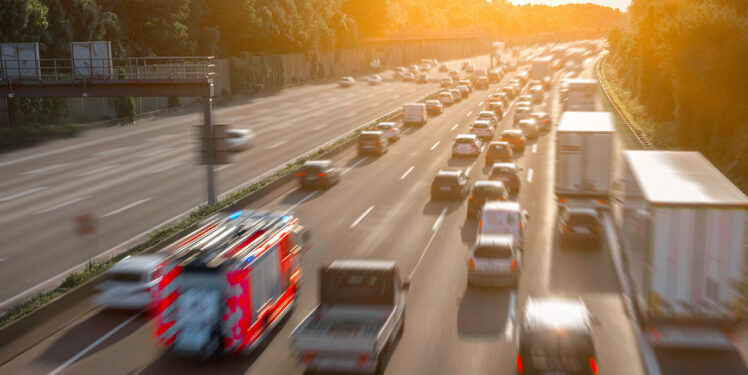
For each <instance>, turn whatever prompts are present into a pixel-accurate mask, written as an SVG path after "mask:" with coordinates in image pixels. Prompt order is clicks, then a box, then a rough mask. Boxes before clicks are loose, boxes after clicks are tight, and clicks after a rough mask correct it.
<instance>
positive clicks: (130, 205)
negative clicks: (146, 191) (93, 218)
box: [102, 197, 153, 217]
mask: <svg viewBox="0 0 748 375" xmlns="http://www.w3.org/2000/svg"><path fill="white" fill-rule="evenodd" d="M151 199H153V197H150V198H145V199H141V200H139V201H135V202H132V203H130V204H128V205H127V206H124V207H121V208H118V209H116V210H114V211H112V212H109V213H107V214H105V215H103V216H102V217H107V216H112V215H116V214H118V213H120V212H123V211H127V210H129V209H131V208H133V207H135V206H137V205H140V204H143V203H145V202H148V201H149V200H151Z"/></svg>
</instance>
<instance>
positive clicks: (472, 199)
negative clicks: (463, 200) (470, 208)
mask: <svg viewBox="0 0 748 375" xmlns="http://www.w3.org/2000/svg"><path fill="white" fill-rule="evenodd" d="M468 199H469V200H471V201H473V202H475V201H476V199H475V197H474V196H472V195H471V196H469V197H468Z"/></svg>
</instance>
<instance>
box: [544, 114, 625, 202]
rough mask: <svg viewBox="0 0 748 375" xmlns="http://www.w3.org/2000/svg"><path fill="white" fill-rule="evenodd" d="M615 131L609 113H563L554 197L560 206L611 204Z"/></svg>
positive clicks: (557, 133)
mask: <svg viewBox="0 0 748 375" xmlns="http://www.w3.org/2000/svg"><path fill="white" fill-rule="evenodd" d="M614 133H615V127H614V124H613V116H612V115H611V114H610V113H609V112H564V113H563V114H562V115H561V120H560V121H559V125H558V129H557V130H556V176H555V180H554V185H553V186H554V193H555V195H556V199H557V201H558V203H559V205H560V206H569V205H571V206H574V205H585V206H590V205H591V206H601V205H602V206H607V205H609V203H610V187H611V171H612V170H613V168H612V164H613V154H614V152H615V151H614V150H615V141H614Z"/></svg>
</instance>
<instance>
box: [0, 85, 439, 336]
mask: <svg viewBox="0 0 748 375" xmlns="http://www.w3.org/2000/svg"><path fill="white" fill-rule="evenodd" d="M440 91H441V89H439V90H438V91H437V92H436V93H432V94H430V95H428V96H427V97H425V98H423V99H421V100H418V101H419V102H423V101H425V100H428V99H431V98H434V97H436V96H437V95H438V92H440ZM399 115H400V110H395V111H392V112H390V113H387V114H385V115H383V116H380V117H379V118H377V119H376V120H374V121H371V122H369V123H367V124H365V125H364V126H361V127H359V128H358V129H356V130H354V131H351V132H349V133H348V134H346V135H345V136H343V137H341V138H340V139H338V140H337V141H336V142H334V143H332V144H329V145H326V146H322V147H320V148H318V149H316V150H314V151H312V152H310V153H308V154H306V155H304V156H302V157H299V158H298V159H296V160H295V161H293V162H290V163H287V164H286V165H285V166H283V167H281V168H279V169H277V170H276V171H274V172H273V173H272V174H271V175H269V176H267V177H265V178H263V179H261V180H259V181H257V182H254V183H252V184H249V185H248V186H246V187H244V188H242V189H240V190H237V191H235V192H233V193H230V194H228V195H227V196H226V197H225V198H223V199H221V200H220V201H218V202H217V203H216V205H215V206H209V205H207V204H203V205H201V206H198V207H197V208H195V209H194V210H192V211H191V212H190V213H189V214H188V215H187V217H186V218H184V219H182V220H181V221H180V222H178V223H176V224H173V225H170V226H167V227H165V228H162V229H156V230H154V231H152V232H151V233H150V234H149V235H148V238H147V239H146V240H145V241H143V242H141V243H139V244H137V245H135V246H133V247H130V248H129V249H127V250H126V251H124V252H122V253H119V254H117V255H114V256H112V257H110V258H109V259H107V260H105V261H103V262H89V263H88V264H87V265H86V267H85V268H84V269H82V270H80V271H75V272H71V273H69V274H68V275H67V276H65V278H64V279H63V280H62V282H60V284H59V285H58V286H57V287H56V288H54V289H52V290H49V291H45V292H41V293H38V294H35V295H33V296H32V297H29V298H27V299H26V300H24V301H22V302H20V303H18V304H16V305H14V306H12V307H11V308H10V309H8V310H7V311H6V312H4V313H3V314H2V315H0V328H2V327H4V326H5V325H7V324H9V323H11V322H13V321H16V320H18V319H20V318H22V317H24V316H26V315H28V314H30V313H32V312H34V311H36V310H38V309H39V308H41V307H42V306H44V305H45V304H47V303H49V302H50V301H52V300H54V299H56V298H58V297H60V296H62V295H64V294H65V293H66V292H68V291H70V290H71V289H73V288H75V287H77V286H79V285H81V284H83V283H84V282H86V281H88V280H91V279H93V278H94V277H96V276H98V275H100V274H101V273H103V272H104V271H106V270H108V269H109V268H111V267H112V266H114V265H115V264H116V263H117V262H119V261H120V260H122V259H124V258H126V257H128V256H131V255H136V254H138V253H140V252H142V251H144V250H146V249H148V248H150V247H152V246H154V245H156V244H158V243H160V242H162V241H164V240H167V239H168V238H169V237H171V236H172V235H174V234H176V233H179V232H180V231H182V230H184V229H186V228H188V227H189V226H191V225H193V224H195V223H197V222H199V221H201V220H203V219H205V218H207V217H209V216H210V215H213V214H215V213H217V212H219V211H221V210H223V209H225V208H226V207H228V206H230V205H232V204H234V203H236V202H237V201H238V200H240V199H242V198H244V197H245V196H247V195H249V194H251V193H253V192H255V191H257V190H258V189H260V188H262V187H263V186H265V185H267V184H270V183H272V182H274V181H276V180H278V179H280V178H283V177H285V176H287V175H288V174H289V173H291V172H293V171H295V170H296V169H298V168H299V167H300V166H301V165H302V164H303V163H304V162H306V161H307V160H312V159H315V158H317V157H319V156H320V155H323V154H325V153H327V152H329V151H332V150H334V149H336V148H338V147H341V146H342V145H343V144H345V143H347V142H348V141H350V140H352V139H353V138H355V137H357V136H358V135H359V134H360V133H361V132H362V131H364V130H367V129H370V128H371V127H373V126H375V125H376V124H377V123H379V122H381V121H390V120H393V119H396V118H397V117H398V116H399ZM0 135H1V134H0ZM0 138H1V137H0Z"/></svg>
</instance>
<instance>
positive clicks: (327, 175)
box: [296, 160, 340, 189]
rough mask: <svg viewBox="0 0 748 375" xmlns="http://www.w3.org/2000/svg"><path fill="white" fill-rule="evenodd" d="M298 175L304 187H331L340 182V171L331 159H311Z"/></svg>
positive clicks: (300, 184) (300, 183)
mask: <svg viewBox="0 0 748 375" xmlns="http://www.w3.org/2000/svg"><path fill="white" fill-rule="evenodd" d="M296 176H298V177H299V186H301V188H302V189H309V188H329V187H332V186H333V185H335V184H337V183H338V182H340V171H339V170H338V169H337V168H334V167H333V166H332V162H331V161H330V160H309V161H307V162H306V163H304V165H302V166H301V168H300V170H299V173H297V174H296Z"/></svg>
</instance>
